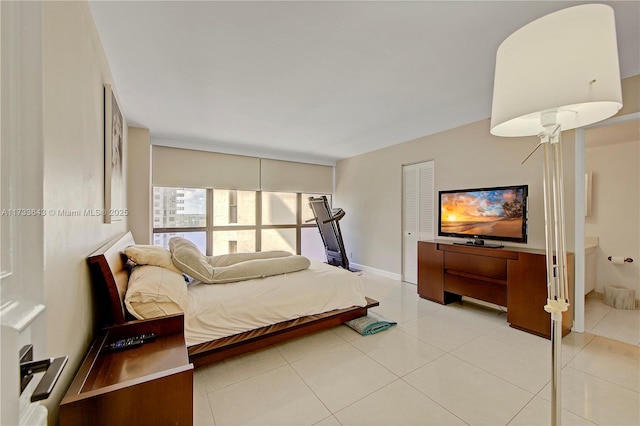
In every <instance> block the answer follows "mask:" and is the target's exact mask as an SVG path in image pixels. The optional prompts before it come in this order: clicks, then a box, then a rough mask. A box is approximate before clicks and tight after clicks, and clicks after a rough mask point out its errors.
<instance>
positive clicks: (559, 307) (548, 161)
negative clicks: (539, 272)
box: [538, 111, 569, 426]
mask: <svg viewBox="0 0 640 426" xmlns="http://www.w3.org/2000/svg"><path fill="white" fill-rule="evenodd" d="M556 116H557V113H556V111H549V112H544V113H543V114H542V115H541V124H542V126H543V127H544V131H543V132H541V133H540V134H539V135H538V137H539V138H540V144H541V145H542V146H543V149H544V151H543V152H544V163H543V191H544V195H543V196H544V210H545V215H544V217H545V241H546V262H547V304H546V305H545V306H544V310H545V311H547V312H548V313H549V314H550V315H551V413H552V415H551V424H552V425H553V426H556V425H559V424H561V411H562V410H561V409H560V407H561V398H562V393H561V389H560V375H561V374H562V313H563V312H565V311H567V309H568V308H569V299H568V293H569V290H568V279H567V267H566V258H567V256H566V248H565V247H566V246H565V232H564V228H565V225H564V217H565V215H564V189H563V185H564V178H563V167H562V145H561V143H560V130H561V126H560V125H559V124H557V123H556Z"/></svg>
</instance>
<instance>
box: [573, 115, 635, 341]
mask: <svg viewBox="0 0 640 426" xmlns="http://www.w3.org/2000/svg"><path fill="white" fill-rule="evenodd" d="M634 115H635V117H630V119H623V120H615V119H614V120H610V123H605V125H602V126H594V127H592V128H588V129H586V130H585V133H584V147H585V151H584V166H585V167H584V171H585V189H586V191H585V218H584V234H585V235H584V237H585V245H584V248H585V262H584V267H585V280H584V282H585V286H584V290H585V300H584V331H585V332H588V333H591V334H596V335H599V336H603V337H607V338H610V339H614V340H618V341H621V342H624V343H629V344H633V345H635V346H638V345H640V309H637V308H636V309H633V310H632V309H619V308H614V307H611V306H609V305H608V304H607V303H605V300H604V293H605V288H606V287H607V286H621V287H624V288H625V289H630V290H633V291H634V292H635V299H636V302H635V303H636V304H637V300H638V299H640V221H639V220H638V218H639V217H640V171H639V170H640V117H638V114H634ZM628 118H629V117H628ZM610 256H611V257H612V258H613V257H623V258H629V259H633V261H632V262H624V263H622V264H614V263H613V262H611V261H610V260H609V257H610ZM576 297H577V296H576Z"/></svg>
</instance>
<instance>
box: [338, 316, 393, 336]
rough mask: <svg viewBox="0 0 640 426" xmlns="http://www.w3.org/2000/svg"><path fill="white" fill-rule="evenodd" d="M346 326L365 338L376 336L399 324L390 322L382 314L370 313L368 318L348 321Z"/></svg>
mask: <svg viewBox="0 0 640 426" xmlns="http://www.w3.org/2000/svg"><path fill="white" fill-rule="evenodd" d="M345 324H346V325H348V326H349V327H351V328H352V329H354V330H355V331H357V332H358V333H360V334H362V335H363V336H368V335H369V334H375V333H378V332H379V331H383V330H386V329H387V328H389V327H391V326H394V325H396V324H397V322H395V321H391V320H388V319H386V318H384V317H383V316H382V315H380V314H376V313H375V312H371V311H369V313H368V314H367V315H366V316H364V317H360V318H356V319H354V320H351V321H347V322H345Z"/></svg>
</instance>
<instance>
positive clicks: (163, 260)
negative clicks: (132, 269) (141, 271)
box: [124, 244, 182, 274]
mask: <svg viewBox="0 0 640 426" xmlns="http://www.w3.org/2000/svg"><path fill="white" fill-rule="evenodd" d="M124 254H125V255H127V257H128V258H129V259H131V260H132V261H133V263H135V264H136V265H153V266H160V267H161V268H166V269H169V270H170V271H173V272H176V273H178V274H181V273H182V272H180V270H179V269H178V268H176V267H175V266H174V264H173V262H172V261H171V252H170V251H169V250H167V249H166V248H164V247H159V246H150V245H144V244H136V245H133V246H129V247H127V248H126V249H124Z"/></svg>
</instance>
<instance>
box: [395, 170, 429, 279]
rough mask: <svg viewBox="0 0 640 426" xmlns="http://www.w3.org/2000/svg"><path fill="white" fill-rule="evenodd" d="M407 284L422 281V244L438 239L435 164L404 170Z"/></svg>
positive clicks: (404, 254)
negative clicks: (436, 235)
mask: <svg viewBox="0 0 640 426" xmlns="http://www.w3.org/2000/svg"><path fill="white" fill-rule="evenodd" d="M402 180H403V182H402V183H403V187H402V245H403V268H402V279H403V281H406V282H409V283H412V284H417V282H418V241H419V240H430V239H433V238H434V232H433V229H434V225H433V218H434V202H433V192H434V169H433V161H427V162H424V163H418V164H411V165H408V166H403V169H402Z"/></svg>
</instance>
